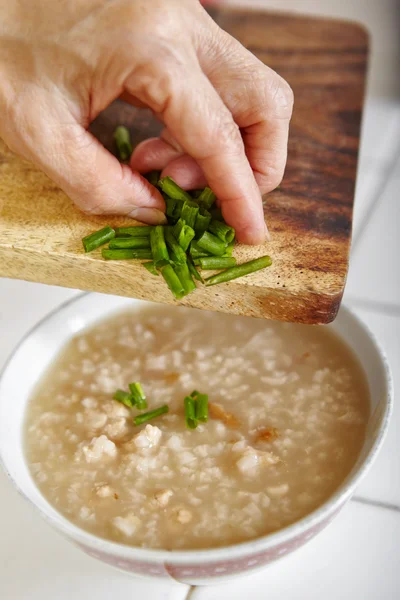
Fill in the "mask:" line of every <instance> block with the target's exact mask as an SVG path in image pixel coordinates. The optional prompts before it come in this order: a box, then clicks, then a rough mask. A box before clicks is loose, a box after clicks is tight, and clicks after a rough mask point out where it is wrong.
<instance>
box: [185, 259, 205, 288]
mask: <svg viewBox="0 0 400 600" xmlns="http://www.w3.org/2000/svg"><path fill="white" fill-rule="evenodd" d="M188 267H189V271H190V272H191V274H192V275H193V277H194V278H195V279H197V281H200V282H201V283H204V279H203V278H202V276H201V275H200V273H199V272H198V270H197V269H196V267H195V266H194V265H193V263H192V261H191V260H189V259H188Z"/></svg>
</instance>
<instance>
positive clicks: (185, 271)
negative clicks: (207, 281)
mask: <svg viewBox="0 0 400 600" xmlns="http://www.w3.org/2000/svg"><path fill="white" fill-rule="evenodd" d="M174 271H175V273H176V274H177V275H178V277H179V281H180V282H181V284H182V287H183V289H184V291H185V296H186V295H187V294H190V292H193V290H195V289H196V284H195V282H194V281H193V279H192V276H191V274H190V270H189V266H188V264H187V262H185V263H184V264H181V265H175V267H174Z"/></svg>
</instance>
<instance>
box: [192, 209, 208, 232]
mask: <svg viewBox="0 0 400 600" xmlns="http://www.w3.org/2000/svg"><path fill="white" fill-rule="evenodd" d="M210 222H211V215H210V213H209V212H208V210H207V209H206V208H203V207H200V210H199V212H198V215H197V217H196V223H195V225H194V230H195V232H196V234H197V236H198V237H199V236H201V235H202V234H203V233H204V232H205V231H207V229H208V227H209V225H210Z"/></svg>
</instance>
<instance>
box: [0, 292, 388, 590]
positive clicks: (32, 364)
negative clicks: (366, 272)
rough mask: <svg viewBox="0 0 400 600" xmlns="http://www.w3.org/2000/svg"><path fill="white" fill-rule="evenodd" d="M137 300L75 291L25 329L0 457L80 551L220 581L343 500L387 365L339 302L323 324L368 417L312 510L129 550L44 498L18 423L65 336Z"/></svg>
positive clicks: (289, 541)
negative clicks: (343, 354)
mask: <svg viewBox="0 0 400 600" xmlns="http://www.w3.org/2000/svg"><path fill="white" fill-rule="evenodd" d="M145 304H146V303H145V302H142V301H139V300H129V299H125V298H118V297H113V296H105V295H100V294H83V295H82V296H79V297H78V298H75V299H73V300H72V301H69V302H67V303H66V304H64V305H63V306H61V307H60V308H58V309H57V310H55V311H54V312H53V313H52V314H50V315H49V316H48V317H46V318H45V319H44V320H43V321H41V322H40V323H38V325H36V326H35V327H34V328H33V329H32V331H30V332H29V333H28V334H27V335H26V337H25V338H24V339H23V340H22V341H21V343H20V344H19V346H18V347H17V348H16V350H15V351H14V353H13V355H12V356H11V357H10V359H9V361H8V363H7V364H6V366H5V368H4V371H3V373H2V376H1V378H0V458H1V462H2V464H3V467H4V468H5V470H6V472H7V474H8V476H9V477H10V479H11V480H12V481H13V483H14V485H15V486H16V488H17V489H18V491H19V492H20V493H21V494H22V495H23V496H24V497H25V498H27V499H28V500H29V501H30V502H31V503H32V504H33V505H34V506H35V507H36V508H37V509H38V510H39V511H40V513H41V514H42V516H43V518H44V519H45V520H46V521H47V522H48V523H49V524H50V525H52V526H53V527H54V528H55V529H57V530H58V531H59V532H60V533H62V534H63V535H64V536H65V537H66V538H68V539H69V540H70V541H72V542H74V543H75V544H77V545H78V546H80V547H81V548H82V550H84V551H85V552H87V554H90V555H91V556H93V557H95V558H98V559H100V560H102V561H104V562H106V563H108V564H110V565H113V566H115V567H117V568H119V569H123V570H124V571H128V572H131V573H133V574H135V575H141V576H150V577H157V578H168V579H170V578H173V579H175V580H178V581H181V582H185V583H189V584H197V585H198V584H200V585H201V584H208V583H215V582H222V581H224V580H225V579H228V578H231V577H232V576H234V575H239V574H245V573H248V572H249V571H250V570H253V569H256V568H259V567H262V566H264V565H267V564H269V563H271V562H272V561H274V560H276V559H277V558H280V557H283V556H284V555H286V554H288V553H289V552H291V551H292V550H294V549H295V548H298V547H299V546H301V545H302V544H304V543H305V542H306V541H307V540H308V539H310V538H312V537H313V536H314V535H316V534H317V533H318V532H319V531H320V530H321V529H323V528H324V527H325V526H326V525H327V524H328V523H329V522H330V521H331V520H332V519H333V517H334V516H335V515H336V514H337V513H338V512H339V510H340V509H341V508H342V506H343V505H344V504H345V502H346V501H347V500H349V498H350V497H351V495H352V494H353V493H354V490H355V488H356V487H357V485H358V484H359V482H360V480H361V478H362V477H363V476H364V475H365V473H366V472H367V470H368V469H369V468H370V466H371V464H372V462H373V460H374V459H375V458H376V455H377V452H378V450H379V448H380V446H381V444H382V441H383V438H384V435H385V432H386V430H387V427H388V422H389V417H390V413H391V405H392V393H393V391H392V382H391V376H390V370H389V366H388V364H387V361H386V359H385V356H384V353H383V352H382V350H381V349H380V347H379V346H378V344H377V342H376V341H375V339H374V337H373V335H372V334H371V333H370V332H369V331H368V329H367V328H366V327H365V325H364V324H363V323H361V322H360V321H359V320H358V319H357V318H356V317H355V316H354V315H353V314H352V313H351V312H350V311H349V310H348V309H347V308H345V307H342V308H341V309H340V312H339V315H338V317H337V319H336V321H335V322H334V323H333V324H331V325H329V327H331V328H333V329H334V331H335V332H337V333H338V334H339V335H340V336H341V337H342V338H343V339H344V340H345V341H346V342H347V344H349V345H350V346H351V347H352V348H353V350H354V352H355V353H356V354H357V356H358V358H359V360H360V361H361V364H362V366H363V368H364V371H365V373H366V376H367V378H368V383H369V388H370V393H371V402H372V406H371V417H370V422H369V426H368V433H367V439H366V441H365V444H364V447H363V450H362V452H361V455H360V457H359V459H358V461H357V464H356V465H355V466H354V468H353V469H352V471H351V473H350V474H349V476H348V477H347V478H346V480H345V481H344V482H343V484H342V485H341V486H340V488H339V489H338V490H337V491H336V492H335V493H334V494H333V496H331V497H330V498H329V499H328V500H327V501H326V502H325V503H324V504H323V505H322V506H321V507H320V508H319V509H318V510H315V511H314V512H313V513H311V514H309V515H308V516H307V517H305V518H304V519H302V520H300V521H298V522H296V523H294V524H293V525H290V526H289V527H286V528H285V529H282V530H280V531H278V532H276V533H273V534H270V535H267V536H264V537H261V538H258V539H256V540H253V541H249V542H245V543H242V544H237V545H234V546H229V547H226V548H218V549H214V550H199V551H197V550H196V551H172V552H171V551H162V550H144V549H141V548H132V547H129V546H125V545H121V544H117V543H114V542H109V541H107V540H104V539H101V538H98V537H96V536H94V535H91V534H90V533H87V532H86V531H84V530H82V529H80V528H79V527H77V526H76V525H74V524H72V523H70V522H69V521H68V520H67V519H66V518H65V517H63V516H62V515H61V514H60V513H59V512H57V510H56V509H55V508H53V507H52V506H51V505H50V504H49V503H48V502H47V500H46V499H45V498H44V497H43V496H42V494H41V493H40V491H39V490H38V488H37V487H36V484H35V483H34V481H33V479H32V477H31V475H30V473H29V470H28V467H27V464H26V461H25V456H24V448H23V446H24V443H23V442H24V440H23V423H24V414H25V408H26V404H27V402H28V400H29V397H30V395H31V393H32V390H33V388H34V386H35V384H36V383H37V381H38V380H39V379H40V378H41V377H42V375H43V373H44V372H45V371H46V369H47V367H48V366H49V365H50V364H51V362H52V361H53V359H54V357H55V356H56V354H57V353H58V352H59V351H60V350H61V348H62V347H63V346H64V344H65V343H66V342H67V341H68V340H69V339H70V338H71V336H73V335H74V334H76V333H77V332H79V331H81V330H82V329H84V328H86V327H88V326H90V325H93V324H94V323H95V322H96V321H98V320H100V319H102V318H104V317H106V316H108V315H110V314H112V313H114V312H116V311H119V310H121V309H126V308H127V307H134V308H137V309H140V308H141V307H142V306H143V305H145ZM349 535H350V534H349Z"/></svg>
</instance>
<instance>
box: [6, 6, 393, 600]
mask: <svg viewBox="0 0 400 600" xmlns="http://www.w3.org/2000/svg"><path fill="white" fill-rule="evenodd" d="M233 3H234V4H242V5H254V6H258V7H260V6H263V7H267V8H271V7H272V8H277V9H283V10H297V11H299V12H302V11H303V12H309V13H317V14H326V15H335V16H339V17H348V18H351V19H356V20H359V21H362V22H364V23H365V24H366V25H367V27H368V28H369V29H370V31H371V32H372V43H373V54H372V60H371V73H370V80H369V86H368V100H367V105H366V112H365V119H364V126H363V137H362V146H361V159H360V168H359V179H358V184H357V198H356V214H355V232H354V244H353V251H352V261H351V269H350V275H349V279H348V285H347V290H346V294H345V298H346V301H347V302H348V303H349V304H350V305H351V306H352V307H353V308H355V309H356V311H357V312H358V314H359V315H360V316H361V317H362V318H363V319H365V321H366V322H367V323H368V324H369V326H370V327H371V328H372V330H373V331H374V332H375V334H376V335H377V336H378V338H379V339H380V340H381V342H382V343H383V345H384V347H385V348H386V351H387V354H388V356H389V360H390V363H391V366H392V369H393V373H394V379H395V389H396V388H397V389H400V265H399V263H400V241H399V240H400V237H399V230H400V95H399V89H400V76H399V68H398V65H399V64H400V17H399V15H400V3H399V2H397V0H241V2H239V1H235V2H233ZM75 293H77V292H75V291H72V290H64V289H62V288H53V287H48V286H42V285H36V284H31V283H25V282H19V281H10V280H5V279H3V280H0V368H1V366H2V364H3V363H4V361H5V359H6V357H7V356H8V354H9V353H10V351H11V350H12V348H13V347H14V346H15V344H16V343H17V342H18V340H19V339H20V338H21V336H22V335H24V333H26V331H27V330H28V329H29V328H30V327H31V326H32V325H33V324H34V323H35V322H37V320H38V319H40V318H41V317H42V316H44V315H45V314H46V313H47V312H48V311H49V310H51V309H53V308H54V307H56V306H57V305H58V304H60V303H61V302H63V301H64V300H66V299H68V298H69V297H71V296H72V295H74V294H75ZM397 397H398V394H397ZM396 400H397V398H395V409H394V414H393V419H392V424H391V427H390V431H389V434H388V437H387V440H386V442H385V445H384V447H383V450H382V452H381V454H380V456H379V458H378V460H377V462H376V464H375V466H374V467H373V469H372V471H371V472H370V474H369V475H368V477H367V478H366V480H365V481H364V483H363V484H362V485H361V487H360V488H359V490H358V492H357V497H356V499H355V500H353V501H352V502H351V503H350V504H349V505H348V506H347V507H346V508H345V509H344V510H343V512H342V513H341V514H340V516H339V517H338V518H337V519H336V520H335V521H334V522H333V523H332V524H331V525H330V526H329V527H328V528H327V529H326V530H325V531H323V532H322V533H321V534H320V535H319V536H317V538H315V539H314V540H312V541H311V542H309V543H308V544H307V546H305V547H303V548H301V549H300V550H298V551H297V552H296V553H294V554H292V555H291V556H289V557H288V558H285V559H284V560H282V561H281V562H278V563H275V564H274V565H272V566H271V567H269V568H268V569H266V570H264V571H263V572H261V573H260V574H257V575H253V576H251V577H247V578H244V579H241V580H236V581H235V582H234V583H232V584H227V585H224V586H215V587H210V588H197V589H194V588H193V589H190V588H188V587H187V586H183V585H176V584H172V583H171V585H168V584H155V583H152V582H142V581H138V580H136V579H133V578H130V577H128V576H126V575H124V574H120V573H118V572H116V571H114V570H112V569H111V568H109V567H107V566H106V565H102V564H100V563H98V562H96V561H95V560H93V559H91V558H89V557H86V556H85V555H84V554H82V553H81V552H80V551H79V550H77V549H75V548H74V547H72V546H71V545H69V544H68V543H66V542H65V541H64V540H62V539H61V538H60V537H59V536H58V535H57V534H56V533H54V532H53V531H52V530H50V529H49V528H48V526H47V525H45V524H44V523H42V521H41V519H40V518H39V517H38V516H37V515H36V513H35V512H34V511H33V510H32V509H31V508H30V507H29V506H28V505H27V504H26V503H25V502H24V501H23V500H22V499H21V498H19V497H18V495H17V493H16V492H15V491H14V489H13V488H12V487H11V485H10V484H9V482H8V481H7V480H6V478H5V476H4V475H3V474H2V473H0V509H1V510H0V598H1V599H4V600H50V599H51V600H53V599H54V600H64V599H67V598H68V599H69V598H73V599H74V600H88V598H95V599H96V600H109V599H111V598H112V599H117V598H118V600H120V599H121V600H122V599H123V600H130V599H138V600H139V599H140V600H141V599H142V598H149V599H150V600H164V599H165V600H183V599H184V598H189V596H190V600H217V599H218V600H242V599H243V598H249V600H253V599H254V600H261V599H267V598H268V600H292V599H293V600H338V599H340V600H347V599H352V600H397V599H399V598H400V406H397V404H398V403H396Z"/></svg>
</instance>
